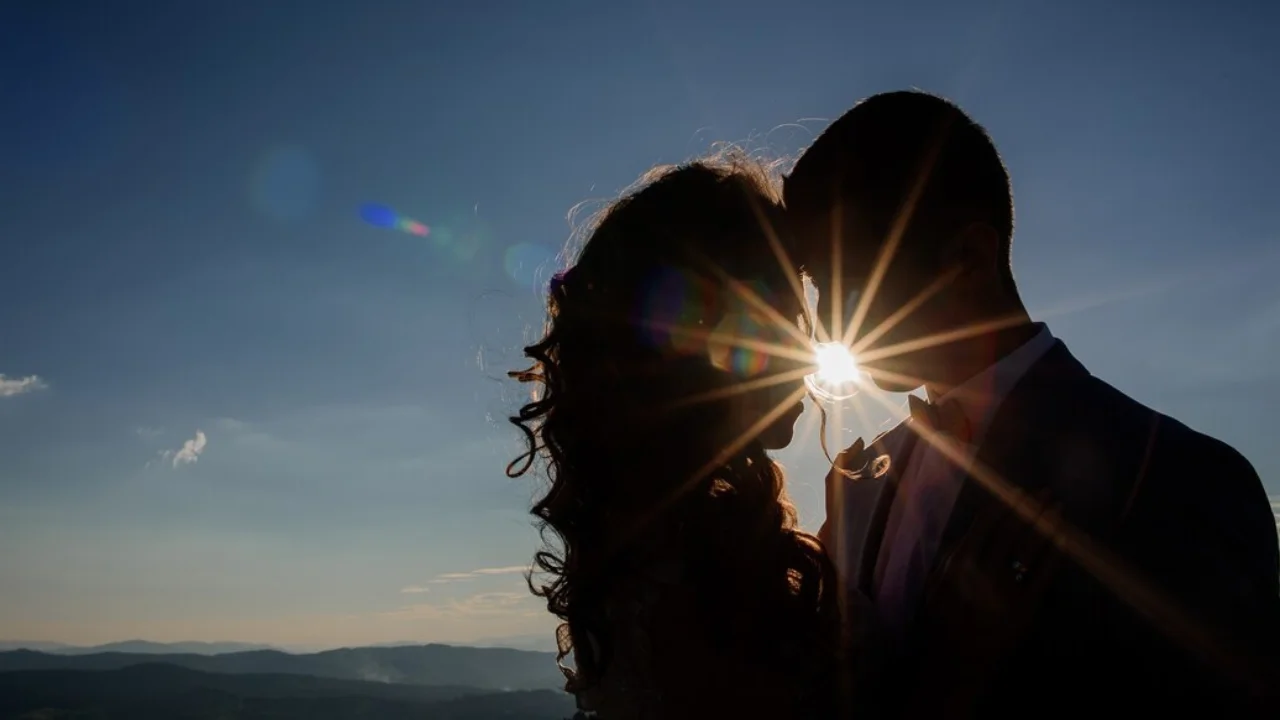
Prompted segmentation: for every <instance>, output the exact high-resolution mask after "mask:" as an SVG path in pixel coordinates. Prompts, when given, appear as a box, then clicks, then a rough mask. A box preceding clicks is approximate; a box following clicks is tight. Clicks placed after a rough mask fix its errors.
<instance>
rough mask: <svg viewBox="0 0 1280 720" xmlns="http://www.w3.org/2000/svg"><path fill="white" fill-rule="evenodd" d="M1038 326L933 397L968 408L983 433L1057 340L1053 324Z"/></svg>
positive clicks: (975, 428) (977, 430)
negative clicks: (980, 368) (1002, 403)
mask: <svg viewBox="0 0 1280 720" xmlns="http://www.w3.org/2000/svg"><path fill="white" fill-rule="evenodd" d="M1034 327H1036V328H1037V329H1038V331H1037V332H1036V334H1035V335H1034V336H1033V337H1032V338H1031V339H1030V340H1028V341H1027V342H1025V343H1023V344H1022V345H1020V346H1019V347H1018V348H1017V349H1016V350H1014V351H1013V352H1011V353H1009V354H1008V355H1005V356H1004V357H1003V358H1000V359H999V360H997V361H996V362H995V363H993V364H991V365H989V366H988V367H987V368H986V369H985V370H983V371H982V372H980V373H978V374H977V375H974V376H973V377H971V378H969V379H968V380H966V381H964V382H963V383H961V384H960V385H957V386H956V387H954V388H951V390H949V391H947V392H946V393H945V394H944V395H942V396H941V397H939V398H933V397H932V396H930V400H932V401H933V402H947V401H955V402H956V403H957V404H958V405H959V406H960V407H961V408H962V409H963V410H964V413H965V417H967V418H968V419H969V422H970V423H972V424H973V426H974V430H975V431H976V432H978V433H981V432H982V431H983V429H984V428H985V425H986V422H987V421H988V420H989V419H990V417H991V415H992V414H993V413H994V411H995V409H996V408H997V407H998V406H999V405H1000V401H1001V400H1003V399H1004V397H1005V396H1006V395H1008V394H1009V391H1010V390H1012V389H1013V386H1014V385H1017V384H1018V381H1019V380H1021V379H1022V376H1023V375H1025V374H1026V373H1027V371H1028V370H1030V369H1031V366H1032V365H1035V364H1036V361H1037V360H1039V359H1040V358H1041V357H1043V356H1044V354H1045V353H1046V352H1048V351H1049V349H1050V348H1051V347H1053V343H1054V342H1055V340H1054V337H1053V334H1052V333H1050V332H1049V327H1048V326H1047V325H1045V324H1044V323H1035V324H1034Z"/></svg>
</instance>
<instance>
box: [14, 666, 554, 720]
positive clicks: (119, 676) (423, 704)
mask: <svg viewBox="0 0 1280 720" xmlns="http://www.w3.org/2000/svg"><path fill="white" fill-rule="evenodd" d="M572 714H573V703H572V701H571V700H570V699H569V697H568V696H567V695H565V694H563V693H560V692H554V691H549V690H536V691H516V692H501V693H493V692H485V691H482V690H478V689H475V688H462V687H438V686H422V685H398V684H388V683H376V682H360V681H350V680H338V679H332V678H317V677H306V676H299V675H271V674H218V673H205V672H199V671H195V670H190V669H187V668H182V667H177V666H174V665H165V664H156V663H145V664H138V665H132V666H129V667H125V668H122V669H117V670H103V671H87V670H27V671H17V672H6V673H0V720H71V719H72V718H75V719H77V720H88V719H89V718H92V719H93V720H171V719H174V718H183V719H186V720H241V719H244V720H258V719H262V720H266V719H267V718H272V719H274V720H304V719H306V720H312V719H314V720H355V719H357V718H362V719H363V718H376V719H377V720H402V719H403V720H409V719H410V718H413V719H414V720H487V719H490V718H507V719H508V720H562V719H563V718H566V717H568V716H570V715H572Z"/></svg>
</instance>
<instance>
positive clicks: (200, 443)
mask: <svg viewBox="0 0 1280 720" xmlns="http://www.w3.org/2000/svg"><path fill="white" fill-rule="evenodd" d="M208 445H209V438H208V437H207V436H206V435H205V434H204V431H203V430H196V436H195V437H193V438H190V439H188V440H186V441H184V442H183V443H182V447H180V448H178V449H177V450H161V451H160V452H158V453H156V457H157V459H159V460H160V461H162V462H168V463H172V464H173V467H175V468H176V467H178V466H179V465H190V464H191V463H193V462H195V461H197V460H199V459H200V453H202V452H204V449H205V447H207V446H208ZM154 462H155V460H152V461H151V462H148V463H147V467H151V464H152V463H154Z"/></svg>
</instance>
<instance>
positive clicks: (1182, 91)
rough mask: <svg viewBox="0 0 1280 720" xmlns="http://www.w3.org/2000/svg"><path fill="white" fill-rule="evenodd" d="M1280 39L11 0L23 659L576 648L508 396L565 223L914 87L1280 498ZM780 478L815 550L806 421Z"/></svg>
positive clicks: (1122, 381) (12, 634) (1223, 27)
mask: <svg viewBox="0 0 1280 720" xmlns="http://www.w3.org/2000/svg"><path fill="white" fill-rule="evenodd" d="M962 5H963V6H964V8H963V9H962V8H961V7H960V6H962ZM72 8H75V10H73V9H72ZM1278 25H1280V5H1277V4H1276V3H1267V2H1263V1H1260V2H1242V1H1241V2H1227V3H1220V4H1217V5H1216V6H1215V5H1213V4H1209V3H1193V2H1156V1H1155V0H1151V1H1150V2H1128V1H1115V0H1112V1H1109V2H1093V1H1090V2H1072V3H1061V2H1046V1H1044V0H1002V1H998V2H968V3H955V2H946V1H937V2H897V3H861V2H850V1H848V0H838V1H837V0H831V1H825V2H817V1H808V0H790V1H788V2H760V1H758V0H751V1H747V0H742V1H740V2H722V3H713V2H702V3H698V2H690V1H688V0H651V1H650V2H604V3H602V2H598V1H597V2H578V1H573V2H569V1H563V0H549V1H547V2H521V1H518V0H510V1H508V2H493V1H486V0H476V1H475V2H468V3H452V4H450V3H423V2H411V1H407V0H406V1H404V2H390V1H386V0H379V1H377V2H366V3H339V2H327V3H325V2H306V1H303V0H277V1H274V2H269V3H254V2H234V3H214V2H188V1H183V2H159V1H157V2H140V1H131V2H123V1H122V2H114V3H96V4H95V3H47V2H38V1H35V0H32V1H28V2H5V3H3V4H2V5H0V91H2V94H0V97H2V98H3V101H0V188H3V196H2V197H3V199H2V200H0V243H2V244H3V247H2V248H0V373H2V374H3V378H0V583H2V584H3V591H2V592H0V596H2V597H3V599H2V600H0V638H4V639H41V640H54V641H63V642H70V643H96V642H103V641H110V640H119V639H125V638H132V637H146V638H150V639H155V640H184V639H196V640H243V641H262V642H271V643H280V644H286V645H291V646H303V645H306V646H330V645H339V644H363V643H376V642H389V641H404V640H414V641H426V640H442V641H454V642H464V641H465V642H470V641H477V640H484V639H494V638H512V637H517V636H527V635H535V634H541V637H542V638H544V639H546V640H549V637H550V636H549V635H548V634H547V631H548V630H549V628H550V627H551V623H550V622H549V621H548V619H547V616H546V615H545V613H544V612H543V611H542V610H541V607H540V605H539V604H538V602H537V601H535V600H533V599H532V598H528V597H527V594H526V593H525V592H524V589H523V586H522V580H521V578H520V576H519V574H518V571H519V569H520V568H521V567H522V566H524V565H526V564H527V563H528V561H529V558H530V556H531V553H532V551H533V549H534V543H535V536H534V534H533V532H532V531H531V530H530V529H529V522H528V519H527V515H526V514H525V509H526V507H527V504H528V501H529V498H530V495H531V492H532V484H531V481H528V480H524V481H512V480H509V479H507V478H506V477H505V476H504V474H503V466H504V464H505V462H506V461H507V460H508V459H509V458H510V457H511V455H512V454H513V452H514V450H515V448H516V442H515V440H516V438H515V435H514V433H513V431H512V430H511V429H510V428H509V427H508V426H507V425H506V424H505V422H504V421H503V420H502V418H503V417H504V416H505V415H506V414H508V413H509V412H510V411H512V410H513V409H514V408H515V407H516V406H517V405H518V402H519V394H518V391H515V390H514V389H513V388H512V387H511V386H510V385H509V384H506V383H503V382H501V381H500V380H498V379H497V378H499V377H501V375H502V372H503V371H504V370H505V369H507V368H510V367H513V366H514V365H516V364H518V360H519V352H518V348H519V346H520V344H521V340H522V339H523V338H524V335H525V333H526V332H531V331H534V330H536V329H537V326H538V323H539V321H540V307H541V306H540V301H539V299H538V297H537V296H536V294H535V292H534V291H533V289H532V282H531V279H532V277H533V275H534V273H533V268H534V267H535V266H536V265H537V264H538V263H540V262H543V261H544V260H547V259H549V258H551V257H552V256H553V255H554V254H555V253H556V252H557V251H558V250H559V249H560V248H561V246H562V245H563V243H564V242H565V240H566V239H567V237H568V234H569V225H568V224H567V223H566V220H565V214H566V212H567V211H568V209H569V208H570V207H571V206H573V205H574V204H575V203H578V202H579V201H582V200H586V199H591V198H608V197H610V196H612V195H614V194H615V193H617V192H618V191H619V190H621V189H622V188H624V187H626V186H627V185H628V184H630V183H631V181H632V180H633V179H634V178H635V177H636V176H638V175H639V174H640V173H641V172H643V171H644V170H645V169H647V168H648V167H649V166H651V165H652V164H654V163H658V162H671V161H678V160H681V159H685V158H687V157H689V156H691V155H694V154H696V153H699V152H701V151H703V150H705V149H707V147H708V146H709V145H710V144H711V143H712V142H713V141H717V140H728V141H739V142H743V143H746V144H747V145H748V146H749V147H751V148H752V149H760V150H769V151H772V152H774V153H779V154H782V153H786V154H793V153H795V152H797V151H798V150H800V149H801V148H803V147H804V145H805V144H806V143H807V142H808V141H809V140H810V139H811V138H812V132H813V131H816V130H820V129H821V128H822V127H823V126H824V125H825V123H826V122H828V121H829V120H830V119H833V118H834V117H836V116H838V115H839V114H840V113H841V112H842V111H844V110H845V109H846V108H847V107H849V106H850V105H851V104H852V103H853V102H854V101H855V100H857V99H858V98H860V97H862V96H865V95H868V94H871V93H874V92H877V91H882V90H889V89H896V88H902V87H909V86H916V87H921V88H924V89H928V90H931V91H935V92H938V93H942V94H944V95H947V96H949V97H951V98H953V99H955V100H956V101H958V102H959V103H960V104H961V105H963V106H964V107H965V108H966V109H967V110H969V111H970V112H971V113H972V114H973V115H974V116H975V117H976V118H977V119H978V120H979V121H980V122H982V123H983V124H985V125H986V126H987V127H988V128H989V129H990V131H991V132H992V134H993V135H994V137H995V138H996V141H997V143H998V145H999V147H1000V148H1001V150H1002V152H1003V153H1004V156H1005V159H1006V161H1007V162H1008V165H1009V167H1010V170H1011V172H1012V176H1013V181H1014V188H1015V195H1016V205H1017V220H1018V228H1017V237H1016V241H1015V251H1014V264H1015V269H1016V272H1017V274H1018V277H1019V280H1020V283H1021V286H1022V288H1023V292H1024V295H1025V297H1026V299H1027V301H1028V303H1029V304H1030V306H1031V308H1032V309H1033V311H1034V312H1035V313H1036V314H1038V315H1039V316H1040V317H1042V318H1044V319H1046V320H1047V321H1048V322H1049V323H1050V327H1051V328H1052V329H1053V331H1054V332H1055V333H1056V334H1057V335H1058V336H1059V337H1061V338H1063V339H1065V340H1066V341H1067V343H1068V344H1069V345H1070V347H1071V348H1072V350H1073V351H1074V352H1075V353H1076V354H1077V355H1078V356H1079V357H1080V358H1081V359H1082V360H1083V361H1084V362H1085V363H1086V364H1087V365H1088V366H1089V367H1090V368H1091V369H1092V370H1093V371H1094V373H1096V374H1098V375H1100V376H1101V377H1103V378H1105V379H1107V380H1109V381H1111V382H1112V383H1113V384H1115V385H1117V386H1119V387H1120V388H1121V389H1123V390H1125V391H1126V392H1128V393H1129V394H1131V395H1132V396H1134V397H1136V398H1137V399H1138V400H1140V401H1142V402H1145V403H1147V404H1149V405H1152V406H1154V407H1155V408H1157V409H1159V410H1162V411H1165V412H1167V413H1170V414H1173V415H1174V416H1176V417H1178V418H1179V419H1181V420H1183V421H1184V422H1186V423H1188V424H1189V425H1191V426H1192V427H1194V428H1197V429H1199V430H1202V431H1205V432H1208V433H1210V434H1212V435H1215V436H1217V437H1220V438H1222V439H1224V440H1226V441H1228V442H1230V443H1231V444H1233V445H1235V446H1236V447H1237V448H1239V449H1240V450H1241V451H1242V452H1243V453H1244V454H1245V455H1246V456H1248V457H1249V458H1250V459H1251V460H1252V461H1253V463H1254V464H1255V466H1256V467H1257V469H1258V471H1259V473H1260V474H1261V475H1262V476H1263V478H1264V482H1265V483H1266V484H1267V487H1268V490H1269V491H1270V492H1271V493H1272V494H1273V495H1280V450H1278V449H1277V447H1276V444H1275V437H1276V429H1275V423H1274V420H1273V419H1271V418H1270V417H1268V415H1267V413H1268V412H1269V411H1270V410H1271V409H1272V408H1274V407H1276V406H1277V404H1278V403H1280V368H1278V367H1277V363H1276V361H1275V358H1276V357H1277V354H1278V352H1280V285H1277V283H1276V282H1275V277H1276V275H1277V274H1278V273H1280V243H1277V229H1278V228H1280V202H1277V190H1280V182H1278V181H1277V175H1276V168H1277V167H1280V139H1278V136H1277V134H1276V133H1275V128H1276V127H1277V126H1280V91H1278V90H1277V84H1276V81H1275V75H1274V73H1275V71H1276V69H1277V68H1280V46H1278V45H1277V44H1276V43H1275V41H1274V30H1275V28H1276V27H1277V26H1278ZM366 202H380V203H386V204H388V205H390V206H392V207H394V208H396V209H397V210H398V211H399V212H401V213H403V214H404V215H406V216H408V217H411V218H413V219H416V220H419V221H421V222H423V223H425V224H426V225H427V226H429V227H430V228H431V235H430V236H429V237H427V238H420V237H415V236H413V235H409V234H404V233H396V232H393V231H389V230H385V229H379V228H375V227H371V226H369V225H367V224H364V223H362V222H361V220H360V217H359V207H360V205H361V204H362V203H366ZM544 272H545V269H544ZM897 399H898V400H899V401H900V400H901V398H897ZM810 414H812V413H810ZM890 417H891V414H890V413H888V412H883V411H879V412H873V413H872V414H871V415H870V416H869V417H868V418H867V420H866V421H858V422H853V421H850V423H848V425H849V429H848V431H847V432H845V433H844V439H845V440H848V439H851V438H852V437H853V436H854V435H857V434H864V433H865V434H874V433H875V431H876V428H877V427H879V426H881V425H883V424H884V423H886V422H889V421H890ZM803 422H805V421H802V423H803ZM782 460H783V461H784V462H785V463H786V465H787V467H788V469H789V471H790V476H791V482H792V492H793V495H794V496H795V497H796V498H797V499H798V501H799V503H800V505H801V510H802V514H803V518H804V520H805V523H806V525H807V526H809V527H816V525H817V524H818V523H819V522H820V521H821V492H820V488H821V480H822V476H823V467H824V466H823V460H822V458H821V455H820V452H819V450H818V449H817V443H816V439H815V436H814V435H813V433H812V432H809V433H807V435H806V436H805V438H804V440H803V441H801V442H799V443H798V444H797V445H795V446H793V448H792V449H790V450H788V451H787V452H785V453H783V454H782ZM1204 483H1205V492H1206V493H1209V492H1212V491H1213V478H1211V477H1206V478H1204Z"/></svg>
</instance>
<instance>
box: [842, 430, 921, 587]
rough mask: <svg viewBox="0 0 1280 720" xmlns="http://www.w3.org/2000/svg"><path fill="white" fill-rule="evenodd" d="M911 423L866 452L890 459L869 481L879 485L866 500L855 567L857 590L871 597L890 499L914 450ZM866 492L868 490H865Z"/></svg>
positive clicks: (916, 436)
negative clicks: (884, 468)
mask: <svg viewBox="0 0 1280 720" xmlns="http://www.w3.org/2000/svg"><path fill="white" fill-rule="evenodd" d="M909 423H910V420H908V421H905V422H903V423H902V424H901V425H899V426H898V427H897V428H895V429H894V430H893V431H890V432H888V433H885V434H884V435H881V436H880V437H879V438H877V439H876V440H875V441H873V442H872V443H871V447H870V448H868V451H869V452H870V453H871V454H870V457H871V458H876V457H880V456H887V457H889V458H890V462H889V468H888V470H887V471H886V472H885V473H884V474H883V475H881V476H880V477H877V478H870V480H873V481H874V482H876V483H878V486H877V487H876V488H875V492H874V496H873V497H868V498H866V500H867V505H866V507H867V508H869V509H870V510H871V513H870V516H869V518H868V521H867V525H866V527H867V531H866V534H865V535H864V537H863V540H862V543H861V551H860V553H859V554H858V559H857V565H856V566H855V568H854V575H853V577H854V578H855V582H856V584H857V588H858V590H859V591H861V592H862V594H863V595H865V596H867V597H872V595H873V593H872V587H871V586H872V580H873V578H874V577H875V571H876V563H877V562H878V561H879V559H880V548H881V546H882V545H883V544H884V531H885V525H886V524H887V523H888V521H889V511H890V509H891V508H892V507H893V498H894V496H895V495H896V494H897V491H898V483H899V481H900V480H901V479H902V477H903V475H904V474H905V473H906V470H907V465H908V463H909V461H910V460H911V454H912V452H913V451H914V450H915V444H916V440H917V439H918V437H919V436H918V435H916V433H915V431H913V430H911V429H910V426H909ZM868 489H869V490H870V489H871V488H868Z"/></svg>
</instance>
